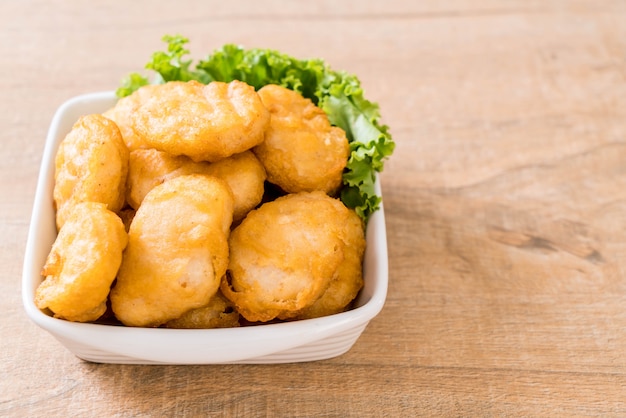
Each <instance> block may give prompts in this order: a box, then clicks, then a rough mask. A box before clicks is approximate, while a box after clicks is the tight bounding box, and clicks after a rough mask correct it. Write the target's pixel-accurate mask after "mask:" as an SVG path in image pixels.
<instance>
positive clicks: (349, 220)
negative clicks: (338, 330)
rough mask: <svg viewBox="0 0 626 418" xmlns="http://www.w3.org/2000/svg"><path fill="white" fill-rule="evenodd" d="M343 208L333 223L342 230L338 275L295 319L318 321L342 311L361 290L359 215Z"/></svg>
mask: <svg viewBox="0 0 626 418" xmlns="http://www.w3.org/2000/svg"><path fill="white" fill-rule="evenodd" d="M344 208H345V209H344V210H342V211H341V212H342V213H341V214H340V216H338V217H337V218H335V220H334V222H337V223H338V225H339V227H340V230H341V231H342V234H341V240H342V241H343V255H344V260H343V261H342V262H341V264H340V265H339V269H338V271H337V276H336V277H335V278H334V279H333V281H332V282H330V286H328V289H326V292H324V294H323V295H322V296H321V297H320V298H319V299H318V300H316V301H315V303H313V305H311V306H309V307H308V308H304V309H303V310H301V311H300V312H298V314H297V315H295V317H294V318H295V319H308V318H318V317H321V316H327V315H332V314H336V313H339V312H343V311H344V310H345V309H346V308H347V307H348V306H349V305H350V302H352V301H353V300H354V298H356V296H357V294H358V293H359V291H360V290H361V288H362V287H363V255H364V253H365V245H366V240H365V229H364V225H363V221H362V220H361V218H360V217H359V215H357V214H356V212H355V211H353V210H350V209H348V208H347V207H344Z"/></svg>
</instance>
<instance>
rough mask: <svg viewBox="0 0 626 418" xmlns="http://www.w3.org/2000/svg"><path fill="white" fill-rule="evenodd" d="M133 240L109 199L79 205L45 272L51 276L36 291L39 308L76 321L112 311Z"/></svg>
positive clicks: (52, 250)
mask: <svg viewBox="0 0 626 418" xmlns="http://www.w3.org/2000/svg"><path fill="white" fill-rule="evenodd" d="M127 240H128V238H127V235H126V231H125V230H124V225H123V224H122V220H121V219H120V218H119V217H118V216H117V215H116V214H115V213H113V212H111V211H109V210H108V209H107V208H106V205H105V204H104V203H95V202H83V203H78V204H76V205H75V207H74V210H73V211H72V213H71V214H70V216H69V218H68V219H67V221H66V222H65V224H64V225H63V227H62V228H61V230H60V231H59V235H58V236H57V238H56V240H55V242H54V244H53V245H52V249H51V251H50V254H49V255H48V258H47V259H46V263H45V265H44V267H43V270H42V272H41V274H42V276H45V279H44V281H43V282H42V283H41V284H40V285H39V287H38V288H37V290H36V292H35V304H36V305H37V307H38V308H39V309H46V308H49V309H50V310H51V311H52V312H53V313H54V316H55V317H57V318H64V319H67V320H70V321H78V322H87V321H95V320H96V319H98V318H99V317H100V316H101V315H102V314H103V313H104V312H105V311H106V300H107V296H108V294H109V290H110V287H111V283H113V280H114V279H115V275H116V274H117V270H118V268H119V266H120V263H121V262H122V252H123V250H124V248H125V247H126V243H127Z"/></svg>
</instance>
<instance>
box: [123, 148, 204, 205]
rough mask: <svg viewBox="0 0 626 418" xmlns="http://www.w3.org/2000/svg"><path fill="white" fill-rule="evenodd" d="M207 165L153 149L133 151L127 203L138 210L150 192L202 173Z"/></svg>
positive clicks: (130, 162) (129, 166)
mask: <svg viewBox="0 0 626 418" xmlns="http://www.w3.org/2000/svg"><path fill="white" fill-rule="evenodd" d="M207 165H208V163H194V162H193V161H192V160H190V159H189V158H187V157H185V156H182V155H181V156H173V155H171V154H168V153H166V152H163V151H158V150H156V149H153V148H152V149H139V150H135V151H132V152H131V153H130V158H129V164H128V181H127V187H126V201H127V202H128V204H129V205H130V206H131V207H133V208H135V209H138V208H139V206H140V205H141V202H142V201H143V199H144V198H145V197H146V195H147V194H148V192H150V190H152V189H154V188H155V187H156V186H158V185H159V184H162V183H164V182H165V181H167V180H170V179H173V178H176V177H180V176H183V175H186V174H194V173H199V172H202V170H203V169H205V168H204V167H206V166H207Z"/></svg>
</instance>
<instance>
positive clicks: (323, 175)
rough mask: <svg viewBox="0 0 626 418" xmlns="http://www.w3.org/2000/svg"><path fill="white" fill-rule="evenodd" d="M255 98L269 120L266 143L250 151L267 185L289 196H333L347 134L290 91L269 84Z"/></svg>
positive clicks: (345, 156) (345, 155)
mask: <svg viewBox="0 0 626 418" xmlns="http://www.w3.org/2000/svg"><path fill="white" fill-rule="evenodd" d="M258 94H259V96H260V97H261V100H262V101H263V104H264V105H265V107H267V108H268V110H269V111H270V114H271V118H270V124H269V127H268V129H267V131H266V133H265V141H264V142H263V143H261V144H260V145H257V146H256V147H255V148H254V149H253V151H254V153H255V154H256V156H257V157H258V158H259V160H260V161H261V163H262V164H263V166H264V167H265V170H266V171H267V178H268V181H270V182H271V183H274V184H276V185H278V186H279V187H281V188H282V189H283V190H284V191H286V192H288V193H297V192H301V191H314V190H321V191H324V192H326V193H328V194H334V193H335V192H336V191H337V190H338V189H339V187H340V186H341V181H342V173H343V169H344V168H345V166H346V164H347V161H348V156H349V152H350V147H349V145H348V139H347V138H346V133H345V132H344V131H343V130H342V129H341V128H337V127H334V126H331V125H330V122H329V121H328V116H327V115H326V113H324V111H323V110H322V109H320V108H319V107H317V106H315V105H314V104H313V102H312V101H311V100H309V99H306V98H304V97H302V95H301V94H299V93H297V92H295V91H292V90H289V89H287V88H284V87H280V86H277V85H273V84H270V85H267V86H264V87H262V88H261V89H260V90H259V92H258Z"/></svg>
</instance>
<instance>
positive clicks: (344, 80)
mask: <svg viewBox="0 0 626 418" xmlns="http://www.w3.org/2000/svg"><path fill="white" fill-rule="evenodd" d="M163 41H164V42H166V43H167V44H168V48H167V51H159V52H155V53H154V54H152V58H151V59H150V61H149V62H148V63H147V64H146V69H149V70H152V71H154V72H155V73H156V75H155V77H154V79H153V80H152V81H150V80H148V78H147V77H145V76H142V75H141V74H139V73H131V74H130V75H129V76H128V77H126V78H125V79H124V80H123V81H122V85H121V87H120V88H118V89H117V91H116V93H117V95H118V96H119V97H124V96H127V95H129V94H131V93H132V92H133V91H135V90H137V89H138V88H140V87H141V86H143V85H146V84H149V83H164V82H167V81H174V80H179V81H189V80H197V81H199V82H201V83H209V82H211V81H224V82H230V81H232V80H241V81H245V82H246V83H248V84H250V85H252V86H253V87H254V88H255V89H259V88H261V87H263V86H264V85H267V84H278V85H280V86H283V87H286V88H289V89H292V90H295V91H297V92H299V93H300V94H302V95H303V96H304V97H306V98H308V99H311V100H312V101H313V103H315V104H316V105H318V106H319V107H320V108H321V109H323V110H324V111H325V112H326V114H327V115H328V119H329V120H330V123H331V124H333V125H335V126H338V127H340V128H342V129H343V130H344V131H345V132H346V135H347V137H348V141H349V143H350V157H349V159H348V163H347V166H346V169H345V170H344V173H343V188H342V191H341V200H342V201H343V203H344V204H345V205H346V206H348V207H350V208H353V209H354V210H355V211H356V212H357V213H358V214H359V216H361V218H363V219H364V220H365V221H366V222H367V220H368V219H369V218H370V216H371V215H372V214H373V213H374V212H375V211H376V210H378V209H379V207H380V203H381V198H380V197H379V196H377V195H376V192H375V190H374V182H375V180H376V174H377V173H379V172H381V171H382V170H383V166H384V162H385V160H386V159H387V158H389V157H390V156H391V154H392V153H393V151H394V147H395V143H394V142H393V140H392V137H391V134H390V133H389V131H388V127H387V126H385V125H383V124H381V122H380V112H379V107H378V105H377V104H376V103H372V102H370V101H368V100H367V99H366V98H365V97H364V94H363V89H362V88H361V83H360V81H359V79H358V78H357V77H356V76H355V75H352V74H348V73H346V72H343V71H335V70H332V69H331V68H330V67H329V66H328V64H326V63H325V62H324V61H323V60H321V59H298V58H294V57H292V56H289V55H287V54H284V53H281V52H279V51H275V50H271V49H259V48H253V49H244V48H243V47H241V46H238V45H233V44H227V45H224V46H222V47H221V48H220V49H217V50H215V51H214V52H212V53H210V54H209V55H208V56H206V57H205V58H203V59H200V60H198V62H197V63H196V64H195V66H194V65H193V62H192V60H190V59H185V57H186V56H187V55H188V54H189V50H188V49H186V48H185V45H186V44H187V43H188V42H189V40H188V39H187V38H184V37H182V36H180V35H176V36H170V35H166V36H165V37H164V38H163Z"/></svg>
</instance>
